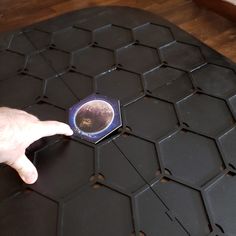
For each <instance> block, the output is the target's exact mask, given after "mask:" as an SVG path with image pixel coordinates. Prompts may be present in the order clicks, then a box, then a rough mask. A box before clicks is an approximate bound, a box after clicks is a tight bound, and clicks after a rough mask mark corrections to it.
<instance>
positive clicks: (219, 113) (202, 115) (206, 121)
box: [178, 93, 234, 136]
mask: <svg viewBox="0 0 236 236" xmlns="http://www.w3.org/2000/svg"><path fill="white" fill-rule="evenodd" d="M178 107H179V109H180V112H181V117H182V120H183V122H185V124H186V125H187V126H188V127H190V128H191V129H193V130H195V131H199V132H201V133H204V134H208V135H213V136H214V135H217V134H218V133H219V132H221V131H223V130H224V129H226V128H228V127H230V126H231V125H232V124H234V120H233V117H232V115H231V114H230V111H229V109H228V107H227V105H226V103H225V102H224V101H222V100H220V99H216V98H213V97H210V96H207V95H204V94H199V93H197V94H195V95H193V96H190V97H189V98H187V99H185V100H183V101H181V102H180V103H179V104H178Z"/></svg>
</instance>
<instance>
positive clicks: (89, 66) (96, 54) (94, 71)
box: [73, 47, 115, 76]
mask: <svg viewBox="0 0 236 236" xmlns="http://www.w3.org/2000/svg"><path fill="white" fill-rule="evenodd" d="M73 64H74V66H75V67H76V68H77V70H78V71H80V72H83V73H85V74H87V75H92V76H96V75H98V74H100V73H102V72H105V71H108V70H110V69H111V68H112V66H113V65H114V64H115V62H114V55H113V53H112V52H111V51H108V50H106V49H102V48H98V47H88V48H86V49H83V50H81V51H79V52H77V53H75V54H74V57H73Z"/></svg>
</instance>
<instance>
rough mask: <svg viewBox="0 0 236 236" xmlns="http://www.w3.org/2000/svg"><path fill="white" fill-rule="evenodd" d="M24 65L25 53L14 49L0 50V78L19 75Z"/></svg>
mask: <svg viewBox="0 0 236 236" xmlns="http://www.w3.org/2000/svg"><path fill="white" fill-rule="evenodd" d="M6 65H7V66H6ZM24 65H25V57H24V56H23V55H20V54H18V53H16V52H12V51H0V80H5V79H8V78H10V77H12V76H15V75H17V74H18V73H19V71H21V70H22V69H23V68H24Z"/></svg>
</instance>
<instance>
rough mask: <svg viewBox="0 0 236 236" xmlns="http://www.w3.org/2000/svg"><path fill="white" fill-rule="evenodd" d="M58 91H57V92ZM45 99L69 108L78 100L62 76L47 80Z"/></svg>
mask: <svg viewBox="0 0 236 236" xmlns="http://www.w3.org/2000/svg"><path fill="white" fill-rule="evenodd" d="M55 91H57V93H55ZM44 99H45V100H46V101H47V102H50V103H52V104H55V105H56V106H58V107H62V108H65V109H68V108H69V107H71V106H72V105H73V104H74V103H76V102H77V101H78V99H77V97H76V96H75V95H74V94H73V93H72V92H71V90H70V88H68V87H67V86H66V84H65V83H64V81H63V80H62V79H61V78H60V77H55V78H52V79H49V80H48V81H47V85H46V90H45V94H44Z"/></svg>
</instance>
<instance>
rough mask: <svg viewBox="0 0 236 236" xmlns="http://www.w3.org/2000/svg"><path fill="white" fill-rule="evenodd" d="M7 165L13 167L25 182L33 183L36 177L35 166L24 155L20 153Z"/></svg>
mask: <svg viewBox="0 0 236 236" xmlns="http://www.w3.org/2000/svg"><path fill="white" fill-rule="evenodd" d="M7 164H8V163H7ZM8 165H9V166H11V167H12V168H14V169H15V170H16V171H17V172H18V174H19V176H20V177H21V179H22V180H23V181H24V182H25V183H27V184H33V183H34V182H35V181H36V180H37V178H38V172H37V170H36V168H35V166H34V165H33V163H32V162H31V161H30V160H29V159H28V158H27V157H26V156H25V155H22V156H21V157H19V158H17V159H16V160H15V161H14V162H12V163H9V164H8Z"/></svg>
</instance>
